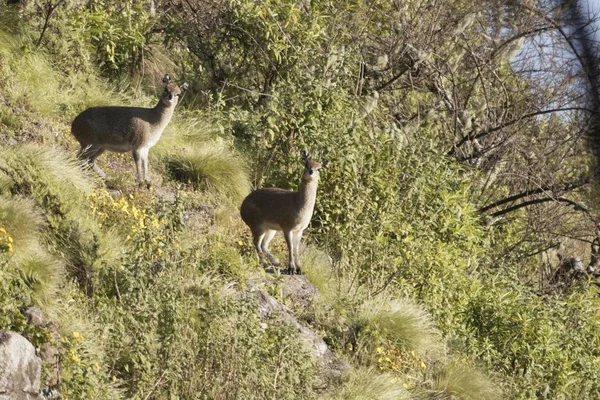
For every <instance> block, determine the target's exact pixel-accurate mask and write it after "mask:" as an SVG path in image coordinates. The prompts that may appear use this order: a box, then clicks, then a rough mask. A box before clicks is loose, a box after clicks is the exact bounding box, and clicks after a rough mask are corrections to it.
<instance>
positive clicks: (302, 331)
mask: <svg viewBox="0 0 600 400" xmlns="http://www.w3.org/2000/svg"><path fill="white" fill-rule="evenodd" d="M295 280H296V281H301V280H304V281H305V282H302V285H303V286H307V285H310V286H312V284H311V283H310V282H308V280H307V279H306V278H304V277H303V276H299V277H295ZM298 283H299V282H295V284H296V285H297V284H298ZM248 286H249V289H250V291H251V292H252V293H254V294H255V296H256V298H257V300H258V313H259V316H260V318H261V319H262V320H268V319H270V318H274V317H279V318H281V319H282V320H284V321H286V322H287V323H289V324H290V325H292V326H294V327H295V328H296V329H297V330H298V334H299V336H300V339H301V340H302V341H303V343H304V344H305V346H306V348H307V349H308V350H309V351H310V352H311V354H312V355H313V357H314V358H315V360H317V362H318V363H319V365H320V367H321V373H322V377H323V378H324V379H325V380H333V379H339V377H340V376H341V374H342V372H343V371H345V370H346V369H347V368H348V365H347V364H346V363H345V362H344V361H342V360H340V359H339V358H338V357H337V356H336V355H335V354H333V352H332V351H331V350H329V347H327V344H326V343H325V341H323V339H322V338H321V337H320V336H319V335H317V334H316V333H314V332H313V331H311V330H310V329H309V328H307V327H306V326H304V325H302V324H301V323H300V322H299V321H298V320H297V319H296V317H295V316H294V315H293V314H292V313H291V312H290V311H289V310H288V309H287V307H285V306H284V305H283V304H281V303H280V302H279V301H277V299H275V298H274V297H273V296H271V295H269V294H267V293H265V292H264V291H262V290H260V288H259V287H258V286H256V284H254V283H253V282H250V283H249V284H248ZM312 288H313V289H314V291H315V292H316V290H317V289H316V288H314V286H312ZM284 291H285V288H284Z"/></svg>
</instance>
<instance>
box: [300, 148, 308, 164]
mask: <svg viewBox="0 0 600 400" xmlns="http://www.w3.org/2000/svg"><path fill="white" fill-rule="evenodd" d="M300 157H302V161H304V163H305V164H306V163H307V162H308V160H309V159H310V156H309V155H308V153H307V152H306V150H302V152H301V153H300Z"/></svg>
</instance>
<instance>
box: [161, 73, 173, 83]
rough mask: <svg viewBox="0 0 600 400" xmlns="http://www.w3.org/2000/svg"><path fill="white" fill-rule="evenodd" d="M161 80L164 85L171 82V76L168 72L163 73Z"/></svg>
mask: <svg viewBox="0 0 600 400" xmlns="http://www.w3.org/2000/svg"><path fill="white" fill-rule="evenodd" d="M162 81H163V83H164V84H165V85H168V84H169V83H170V82H171V77H170V76H169V74H165V76H164V78H163V80H162Z"/></svg>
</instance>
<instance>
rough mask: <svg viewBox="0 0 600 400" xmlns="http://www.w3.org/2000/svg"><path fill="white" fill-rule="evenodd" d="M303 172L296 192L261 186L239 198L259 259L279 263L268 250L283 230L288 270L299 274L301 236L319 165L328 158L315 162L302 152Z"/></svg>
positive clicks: (312, 203)
mask: <svg viewBox="0 0 600 400" xmlns="http://www.w3.org/2000/svg"><path fill="white" fill-rule="evenodd" d="M302 160H303V161H304V172H303V174H302V180H301V182H300V187H299V188H298V191H297V192H293V191H290V190H284V189H278V188H263V189H258V190H255V191H254V192H252V193H250V194H249V195H248V196H247V197H246V198H245V199H244V201H243V202H242V206H241V209H240V214H241V216H242V219H243V220H244V222H245V223H246V225H248V227H249V228H250V230H251V231H252V237H253V241H254V247H255V248H256V251H257V252H258V257H259V259H260V260H261V261H262V259H263V256H267V258H268V259H269V261H270V262H271V263H272V264H273V265H274V266H275V267H279V265H280V264H279V261H277V259H276V258H275V257H273V255H272V254H271V253H270V252H269V242H271V240H272V239H273V236H275V234H276V233H277V231H283V235H284V236H285V241H286V243H287V246H288V251H289V267H288V270H287V271H288V273H289V274H294V273H296V274H299V275H300V274H302V269H301V266H300V240H301V239H302V233H303V232H304V230H305V229H306V228H307V227H308V224H309V223H310V219H311V217H312V214H313V210H314V208H315V200H316V198H317V186H318V183H319V173H320V170H321V168H323V167H326V166H327V164H328V161H327V159H323V161H321V162H318V161H315V160H313V159H311V158H310V156H309V155H308V154H306V152H305V151H303V152H302Z"/></svg>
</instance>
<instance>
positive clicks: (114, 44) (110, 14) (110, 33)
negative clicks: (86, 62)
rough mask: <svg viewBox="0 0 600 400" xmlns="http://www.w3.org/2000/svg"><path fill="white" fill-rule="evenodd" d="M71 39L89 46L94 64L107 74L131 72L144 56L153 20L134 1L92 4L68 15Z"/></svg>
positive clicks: (142, 7) (138, 65)
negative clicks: (92, 49)
mask: <svg viewBox="0 0 600 400" xmlns="http://www.w3.org/2000/svg"><path fill="white" fill-rule="evenodd" d="M68 23H69V25H68V32H69V33H70V34H71V35H72V36H73V39H75V40H80V41H82V42H83V43H84V44H88V45H91V46H93V48H94V53H95V57H96V62H97V64H98V65H99V67H100V69H101V70H102V71H103V72H105V73H106V74H107V75H120V74H123V73H125V72H135V71H136V70H137V69H138V68H140V67H141V66H142V63H143V62H144V58H145V57H146V56H147V55H146V52H147V51H148V46H149V43H150V35H151V30H152V26H153V18H152V17H151V15H150V13H149V12H148V11H147V10H146V9H145V7H144V4H142V3H139V2H134V1H126V2H119V1H111V2H108V3H107V2H105V1H102V2H100V1H92V2H91V3H90V4H88V5H87V6H86V7H85V8H83V9H81V10H79V9H76V10H75V12H74V13H73V14H72V15H70V18H69V19H68Z"/></svg>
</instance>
